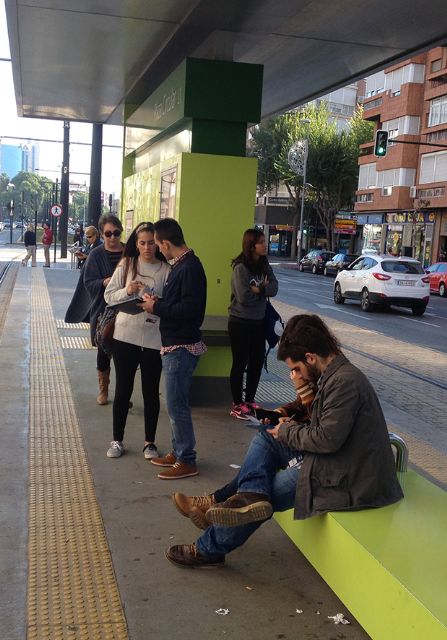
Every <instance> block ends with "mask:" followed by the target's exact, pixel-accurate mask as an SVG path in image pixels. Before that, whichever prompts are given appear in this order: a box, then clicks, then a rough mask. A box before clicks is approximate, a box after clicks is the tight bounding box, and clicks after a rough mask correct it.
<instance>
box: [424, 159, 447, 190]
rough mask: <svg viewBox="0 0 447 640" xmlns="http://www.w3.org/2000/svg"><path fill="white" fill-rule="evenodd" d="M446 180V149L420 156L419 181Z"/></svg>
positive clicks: (425, 182)
mask: <svg viewBox="0 0 447 640" xmlns="http://www.w3.org/2000/svg"><path fill="white" fill-rule="evenodd" d="M430 182H447V151H438V152H437V153H425V154H424V155H423V156H422V158H421V170H420V177H419V183H420V184H427V183H430Z"/></svg>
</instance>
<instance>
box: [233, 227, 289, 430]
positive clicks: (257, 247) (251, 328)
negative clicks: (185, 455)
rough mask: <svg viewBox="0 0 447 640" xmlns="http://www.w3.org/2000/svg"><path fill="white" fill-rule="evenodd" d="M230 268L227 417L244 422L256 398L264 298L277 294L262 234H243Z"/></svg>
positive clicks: (262, 353) (262, 347) (262, 350)
mask: <svg viewBox="0 0 447 640" xmlns="http://www.w3.org/2000/svg"><path fill="white" fill-rule="evenodd" d="M232 266H233V274H232V278H231V300H230V306H229V314H230V315H229V319H228V334H229V337H230V343H231V352H232V356H233V364H232V367H231V372H230V386H231V394H232V396H233V404H232V407H231V410H230V416H233V417H234V418H238V419H239V420H245V419H246V417H247V416H248V415H250V414H252V413H253V410H254V409H255V408H256V406H257V405H256V403H255V395H256V391H257V389H258V384H259V379H260V377H261V371H262V365H263V363H264V356H265V328H264V317H265V309H266V299H267V298H269V297H271V296H276V294H277V293H278V281H277V279H276V277H275V275H274V273H273V270H272V268H271V266H270V264H269V262H268V260H267V245H266V242H265V236H264V233H263V232H262V231H260V230H258V229H247V231H245V233H244V236H243V238H242V252H241V253H240V254H239V255H238V256H237V257H236V258H234V260H233V262H232ZM244 371H247V378H246V385H245V400H244V399H243V397H242V393H243V389H242V388H243V379H244Z"/></svg>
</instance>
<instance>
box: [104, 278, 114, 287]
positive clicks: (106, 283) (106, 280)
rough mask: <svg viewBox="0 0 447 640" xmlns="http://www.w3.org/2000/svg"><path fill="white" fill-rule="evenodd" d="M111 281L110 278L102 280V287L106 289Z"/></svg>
mask: <svg viewBox="0 0 447 640" xmlns="http://www.w3.org/2000/svg"><path fill="white" fill-rule="evenodd" d="M111 279H112V278H104V280H103V281H102V286H103V287H107V285H108V284H109V282H110V280H111Z"/></svg>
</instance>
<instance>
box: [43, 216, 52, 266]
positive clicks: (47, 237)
mask: <svg viewBox="0 0 447 640" xmlns="http://www.w3.org/2000/svg"><path fill="white" fill-rule="evenodd" d="M52 243H53V232H52V231H51V229H50V225H49V224H48V222H44V223H43V234H42V244H43V254H44V257H45V264H44V265H43V266H44V267H47V268H48V269H49V268H50V247H51V245H52Z"/></svg>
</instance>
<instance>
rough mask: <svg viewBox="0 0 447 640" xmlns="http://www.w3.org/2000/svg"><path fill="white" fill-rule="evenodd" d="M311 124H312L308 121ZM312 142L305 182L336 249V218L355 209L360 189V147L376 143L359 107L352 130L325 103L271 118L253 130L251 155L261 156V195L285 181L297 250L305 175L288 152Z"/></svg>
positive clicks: (312, 202)
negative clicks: (296, 145)
mask: <svg viewBox="0 0 447 640" xmlns="http://www.w3.org/2000/svg"><path fill="white" fill-rule="evenodd" d="M306 120H309V122H308V123H307V122H303V121H306ZM303 139H307V140H308V145H309V153H308V160H307V175H306V181H307V182H309V183H310V184H311V185H312V187H309V189H310V190H309V192H308V194H307V200H308V202H309V203H310V204H311V206H312V207H313V208H314V209H315V210H316V212H317V214H318V217H319V219H320V221H321V224H322V225H323V227H324V229H325V231H326V237H327V242H328V247H329V248H333V246H334V238H333V229H334V219H335V214H336V213H337V211H339V210H340V209H341V208H343V207H348V208H352V205H353V195H354V191H355V189H356V187H357V178H358V164H357V160H358V153H359V144H362V143H363V142H366V141H368V140H371V139H372V125H371V124H370V123H368V122H366V121H364V120H363V118H362V111H361V109H358V110H357V111H356V113H355V114H354V116H353V118H351V120H350V123H349V128H348V129H347V130H346V131H342V132H341V133H339V132H338V131H337V126H336V124H335V122H331V121H330V114H329V111H328V109H327V106H326V104H325V103H321V104H320V105H319V106H318V107H316V106H314V105H308V106H305V107H303V108H302V109H301V110H299V111H294V112H290V113H286V114H284V115H282V116H277V117H275V118H271V119H270V120H267V121H266V122H264V123H262V124H261V125H259V126H258V127H255V128H254V130H253V132H252V140H251V143H250V153H251V155H254V156H256V157H257V158H258V161H259V169H258V189H259V191H260V193H261V194H263V193H267V192H268V191H271V190H272V189H273V188H275V187H278V186H279V184H280V183H283V184H284V185H285V187H286V189H287V191H288V193H289V197H290V202H291V205H292V207H293V209H294V216H293V227H294V235H293V240H292V250H294V248H295V247H296V233H297V228H298V218H299V210H300V205H301V193H302V189H303V177H302V176H298V175H296V174H295V173H294V172H293V171H292V169H291V168H290V166H289V162H288V154H289V150H290V148H291V146H292V145H293V144H294V143H295V142H296V141H297V140H303Z"/></svg>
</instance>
